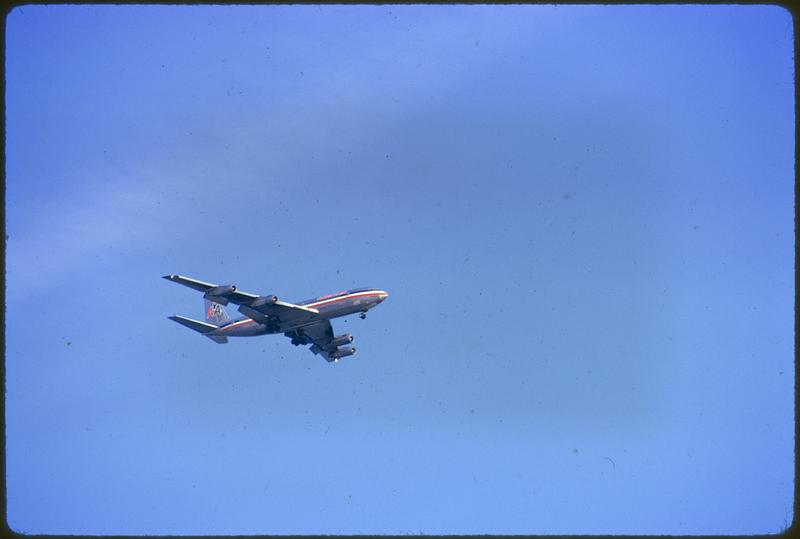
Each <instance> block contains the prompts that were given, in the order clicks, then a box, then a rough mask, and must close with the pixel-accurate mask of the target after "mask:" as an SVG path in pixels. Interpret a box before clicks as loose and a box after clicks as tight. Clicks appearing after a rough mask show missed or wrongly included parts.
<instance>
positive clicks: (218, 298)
mask: <svg viewBox="0 0 800 539" xmlns="http://www.w3.org/2000/svg"><path fill="white" fill-rule="evenodd" d="M234 292H236V286H235V285H232V284H224V285H220V286H215V287H214V288H212V289H211V290H209V291H208V292H206V293H205V294H203V297H204V298H206V299H207V300H209V301H213V302H214V303H221V304H222V305H227V304H228V298H227V297H226V296H228V295H229V294H233V293H234Z"/></svg>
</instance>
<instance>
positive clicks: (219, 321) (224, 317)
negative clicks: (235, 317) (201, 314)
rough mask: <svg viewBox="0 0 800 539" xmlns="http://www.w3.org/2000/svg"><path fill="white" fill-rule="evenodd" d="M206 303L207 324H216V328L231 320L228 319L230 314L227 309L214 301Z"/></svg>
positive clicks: (206, 301)
mask: <svg viewBox="0 0 800 539" xmlns="http://www.w3.org/2000/svg"><path fill="white" fill-rule="evenodd" d="M205 303H206V322H208V323H209V324H214V325H215V326H221V325H223V324H225V322H227V321H228V320H230V318H229V317H228V313H226V312H225V309H224V308H223V307H222V305H220V304H219V303H214V302H213V301H209V300H207V299H206V300H205Z"/></svg>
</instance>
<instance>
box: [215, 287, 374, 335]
mask: <svg viewBox="0 0 800 539" xmlns="http://www.w3.org/2000/svg"><path fill="white" fill-rule="evenodd" d="M387 296H388V294H387V293H386V292H384V291H383V290H365V291H360V290H348V291H345V292H339V293H336V294H329V295H327V296H321V297H318V298H314V299H310V300H306V301H301V302H297V303H296V304H297V305H302V306H303V307H308V308H310V309H315V310H317V311H319V314H316V315H313V316H312V317H311V318H310V319H309V318H306V319H305V320H303V321H302V322H291V321H287V322H277V323H275V324H270V325H267V324H261V323H259V322H256V321H255V320H253V319H252V318H247V317H242V318H237V319H236V320H231V321H230V322H228V323H226V324H225V325H223V326H220V327H219V328H218V329H215V330H214V331H212V332H210V333H209V335H220V336H225V337H255V336H257V335H270V334H275V333H285V332H287V331H292V330H296V329H299V328H302V327H304V326H308V325H311V324H315V323H317V322H319V321H320V320H331V319H333V318H339V317H342V316H347V315H350V314H355V313H365V312H367V311H368V310H370V309H372V308H373V307H375V306H377V305H378V304H380V303H381V302H382V301H383V300H384V299H386V297H387Z"/></svg>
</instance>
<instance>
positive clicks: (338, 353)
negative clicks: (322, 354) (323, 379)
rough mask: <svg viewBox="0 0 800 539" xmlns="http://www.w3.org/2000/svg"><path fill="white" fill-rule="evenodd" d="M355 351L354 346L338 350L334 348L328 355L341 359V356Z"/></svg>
mask: <svg viewBox="0 0 800 539" xmlns="http://www.w3.org/2000/svg"><path fill="white" fill-rule="evenodd" d="M355 353H356V349H355V348H340V349H339V350H334V351H333V352H331V353H330V354H329V355H330V356H331V357H332V358H333V359H341V358H343V357H347V356H352V355H353V354H355Z"/></svg>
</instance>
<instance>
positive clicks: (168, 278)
mask: <svg viewBox="0 0 800 539" xmlns="http://www.w3.org/2000/svg"><path fill="white" fill-rule="evenodd" d="M175 277H177V275H174V274H173V275H164V276H163V277H162V279H167V280H168V281H171V280H172V279H174V278H175Z"/></svg>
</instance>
